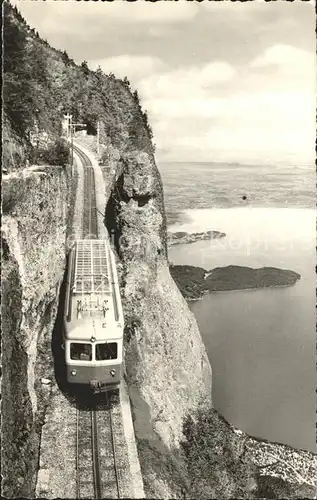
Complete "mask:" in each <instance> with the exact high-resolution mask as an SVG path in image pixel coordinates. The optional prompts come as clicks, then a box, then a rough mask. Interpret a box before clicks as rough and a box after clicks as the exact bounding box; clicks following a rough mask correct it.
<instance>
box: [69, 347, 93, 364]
mask: <svg viewBox="0 0 317 500" xmlns="http://www.w3.org/2000/svg"><path fill="white" fill-rule="evenodd" d="M70 359H74V360H78V361H91V359H92V349H91V344H80V343H77V342H76V343H71V344H70Z"/></svg>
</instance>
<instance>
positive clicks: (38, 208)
mask: <svg viewBox="0 0 317 500" xmlns="http://www.w3.org/2000/svg"><path fill="white" fill-rule="evenodd" d="M70 202H71V200H70V195H69V179H68V178H67V175H66V173H65V171H64V170H62V169H60V168H58V167H54V168H52V167H42V168H41V170H36V169H24V170H23V171H22V172H20V173H19V174H13V175H11V176H10V175H9V176H4V178H3V212H4V213H3V218H2V258H3V271H2V366H3V375H2V408H1V410H2V476H3V481H2V494H3V495H4V496H8V497H18V496H33V493H34V486H35V480H36V471H37V460H38V444H39V432H40V428H41V423H42V419H43V415H44V410H45V405H46V403H47V400H48V397H49V389H48V386H44V385H42V384H41V379H42V378H52V377H53V361H52V358H51V333H52V329H53V324H54V320H55V314H56V307H57V302H58V294H59V287H60V283H61V280H62V278H63V272H64V267H65V253H66V252H65V244H66V230H67V215H68V205H69V203H70Z"/></svg>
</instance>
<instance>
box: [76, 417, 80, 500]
mask: <svg viewBox="0 0 317 500" xmlns="http://www.w3.org/2000/svg"><path fill="white" fill-rule="evenodd" d="M76 498H80V476H79V409H78V408H76Z"/></svg>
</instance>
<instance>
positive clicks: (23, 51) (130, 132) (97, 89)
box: [3, 2, 153, 170]
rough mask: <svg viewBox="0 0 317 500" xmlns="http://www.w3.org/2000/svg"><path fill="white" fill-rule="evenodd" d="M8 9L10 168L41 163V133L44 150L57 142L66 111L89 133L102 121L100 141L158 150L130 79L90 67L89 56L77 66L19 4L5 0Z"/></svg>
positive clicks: (7, 157)
mask: <svg viewBox="0 0 317 500" xmlns="http://www.w3.org/2000/svg"><path fill="white" fill-rule="evenodd" d="M3 13H4V16H3V17H4V30H3V33H4V62H3V69H4V83H3V98H4V120H3V122H4V134H3V138H4V156H3V164H4V167H5V168H7V169H8V170H13V169H17V168H21V167H24V166H25V164H26V162H27V160H28V161H29V162H34V163H36V161H37V160H38V151H37V150H38V149H39V145H38V144H37V145H36V146H35V145H34V140H32V137H34V135H36V134H38V135H39V136H40V137H42V136H43V132H44V133H46V134H48V141H46V143H45V144H44V146H43V144H41V148H42V150H43V148H44V149H45V148H47V149H49V148H51V149H52V148H56V147H58V145H59V142H58V139H59V137H60V135H61V119H62V116H63V114H64V113H67V112H68V113H71V114H72V115H73V120H74V121H76V122H83V123H86V124H87V131H88V133H90V134H95V133H96V126H97V120H99V122H100V131H101V135H100V139H101V142H104V143H105V144H107V143H109V142H110V141H111V144H112V145H113V146H114V147H115V148H117V149H118V150H119V151H120V153H122V152H123V151H124V150H125V149H127V148H129V149H134V148H135V149H139V150H143V151H146V152H148V153H150V154H151V153H152V152H153V146H152V141H151V138H152V132H151V130H150V127H149V125H148V122H147V116H146V113H144V112H143V111H142V110H141V107H140V103H139V96H138V94H137V92H136V91H135V92H132V91H131V89H130V84H129V81H128V79H127V78H125V79H124V80H119V79H116V78H115V76H114V75H112V74H110V75H105V74H104V73H103V72H102V70H101V69H100V68H98V69H97V71H95V72H93V71H90V70H89V68H88V66H87V63H86V62H85V61H84V62H83V63H82V64H81V65H80V66H78V65H76V64H75V63H74V61H73V60H72V59H70V58H69V56H68V55H67V53H66V52H65V51H64V52H61V51H58V50H56V49H54V48H52V47H50V46H49V44H48V43H47V42H46V41H45V40H42V39H41V38H40V37H39V35H38V33H37V32H35V30H34V29H32V28H30V27H29V26H28V25H27V23H26V22H25V20H24V19H23V18H22V16H21V14H20V13H19V11H18V9H17V8H16V7H13V6H12V5H11V4H9V3H8V2H4V5H3ZM105 43H107V39H106V37H105ZM44 135H45V134H44Z"/></svg>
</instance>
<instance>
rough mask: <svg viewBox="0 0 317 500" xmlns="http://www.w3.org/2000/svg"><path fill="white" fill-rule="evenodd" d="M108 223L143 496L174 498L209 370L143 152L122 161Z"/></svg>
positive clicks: (158, 189) (154, 176) (206, 396)
mask: <svg viewBox="0 0 317 500" xmlns="http://www.w3.org/2000/svg"><path fill="white" fill-rule="evenodd" d="M106 220H107V224H108V226H109V229H111V230H113V231H114V237H115V241H116V246H117V250H118V254H119V256H120V260H121V266H122V267H121V271H122V272H121V277H122V285H123V301H124V313H125V323H126V328H125V364H126V372H127V379H128V384H129V389H130V396H131V399H132V404H133V409H134V415H135V430H136V436H137V439H138V446H139V453H140V460H141V467H142V471H143V474H144V480H145V487H146V489H147V491H146V493H147V495H148V496H149V497H152V498H153V497H156V498H164V497H165V498H167V497H168V498H171V497H174V496H177V497H179V496H181V493H182V491H181V490H182V487H183V486H184V485H182V481H184V479H182V474H181V472H180V469H181V462H180V461H179V460H178V459H179V458H180V457H179V456H178V455H179V441H180V439H181V437H182V425H183V420H184V417H185V415H187V414H188V413H191V412H193V411H194V410H195V409H196V408H197V407H198V405H199V404H201V403H202V402H204V401H210V398H211V368H210V364H209V361H208V358H207V355H206V352H205V348H204V345H203V343H202V340H201V337H200V333H199V331H198V328H197V324H196V321H195V319H194V317H193V315H192V313H191V312H190V311H189V309H188V307H187V304H186V302H185V300H184V299H183V297H182V296H181V294H180V292H179V291H178V289H177V287H176V285H175V283H174V281H173V280H172V278H171V276H170V273H169V269H168V263H167V248H166V221H165V211H164V206H163V193H162V184H161V179H160V176H159V173H158V170H157V168H156V166H155V163H154V159H153V158H152V157H150V156H149V155H147V154H146V153H140V152H134V153H133V152H131V153H130V154H129V155H127V156H125V157H123V158H122V162H121V175H120V177H119V178H118V180H117V184H116V186H115V187H114V189H113V191H112V194H111V196H110V199H109V202H108V206H107V213H106Z"/></svg>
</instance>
